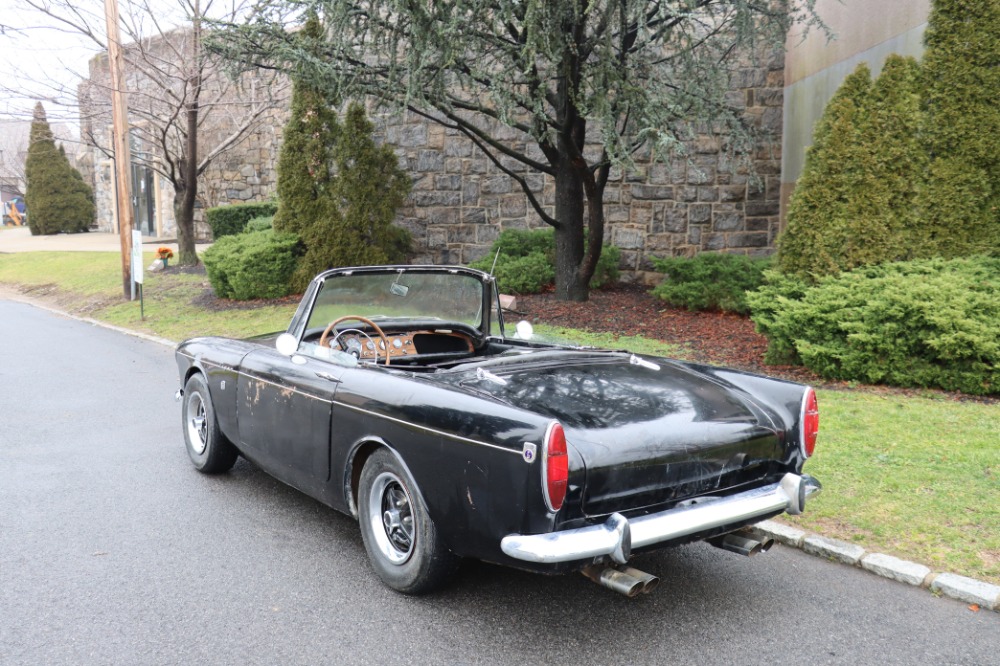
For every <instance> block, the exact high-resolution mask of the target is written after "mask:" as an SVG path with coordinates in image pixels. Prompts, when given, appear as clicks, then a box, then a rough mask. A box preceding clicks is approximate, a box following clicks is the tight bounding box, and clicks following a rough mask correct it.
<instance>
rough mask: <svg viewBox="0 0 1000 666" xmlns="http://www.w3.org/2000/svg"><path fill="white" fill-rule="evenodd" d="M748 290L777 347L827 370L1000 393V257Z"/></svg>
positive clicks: (777, 357)
mask: <svg viewBox="0 0 1000 666" xmlns="http://www.w3.org/2000/svg"><path fill="white" fill-rule="evenodd" d="M770 277H775V278H776V279H775V282H774V283H769V284H767V285H765V286H764V287H762V288H761V289H759V290H758V291H756V292H754V293H752V294H750V295H749V303H750V306H751V308H752V310H753V320H754V322H755V323H756V324H757V329H758V330H759V331H760V332H762V333H763V334H764V335H766V336H767V337H768V339H769V342H770V344H771V346H772V348H773V349H771V350H769V354H768V359H767V360H768V361H769V362H773V361H785V362H787V361H797V362H801V363H802V364H803V365H805V366H806V367H807V368H809V369H810V370H812V371H813V372H815V373H817V374H818V375H820V376H821V377H824V378H827V379H839V380H848V381H861V382H866V383H875V384H890V385H894V386H908V387H925V388H941V389H945V390H950V391H962V392H964V393H969V394H973V395H1000V327H998V326H997V322H998V321H1000V259H996V258H987V257H970V258H964V259H952V260H946V259H941V258H936V259H924V260H916V261H910V262H896V263H889V264H882V265H879V266H869V267H865V268H861V269H857V270H854V271H849V272H845V273H842V274H840V275H839V276H830V277H827V278H824V279H822V280H820V281H818V282H817V283H816V284H806V283H805V282H803V281H801V280H797V279H795V278H790V277H788V276H775V275H774V274H773V273H771V274H769V278H770Z"/></svg>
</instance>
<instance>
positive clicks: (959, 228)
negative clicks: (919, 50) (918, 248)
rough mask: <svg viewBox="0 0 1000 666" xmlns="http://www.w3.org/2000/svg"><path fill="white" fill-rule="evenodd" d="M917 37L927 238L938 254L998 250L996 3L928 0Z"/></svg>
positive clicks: (999, 20) (999, 49) (999, 17)
mask: <svg viewBox="0 0 1000 666" xmlns="http://www.w3.org/2000/svg"><path fill="white" fill-rule="evenodd" d="M924 44H925V45H926V50H925V52H924V58H923V82H924V83H923V98H924V106H925V110H926V113H927V116H928V120H927V123H926V128H925V133H924V136H925V137H926V147H927V150H928V152H929V154H930V158H931V166H930V170H929V177H928V180H927V184H926V187H925V189H924V190H923V193H922V197H921V211H922V214H923V216H924V217H925V222H926V224H927V230H926V231H927V240H928V242H929V243H931V244H932V245H933V246H935V253H936V254H939V255H941V256H945V257H955V256H962V255H967V254H975V253H981V252H993V253H997V252H1000V104H997V99H996V96H997V91H998V90H1000V66H998V65H997V63H998V62H1000V3H998V2H995V1H992V0H991V1H990V2H980V1H976V0H935V1H934V3H933V7H932V9H931V14H930V17H929V19H928V23H927V31H926V32H925V33H924Z"/></svg>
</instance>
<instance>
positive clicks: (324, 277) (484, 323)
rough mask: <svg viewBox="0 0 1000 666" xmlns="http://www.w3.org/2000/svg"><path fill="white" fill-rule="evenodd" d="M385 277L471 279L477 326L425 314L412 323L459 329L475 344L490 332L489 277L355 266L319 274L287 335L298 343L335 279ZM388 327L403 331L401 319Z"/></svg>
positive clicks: (460, 269) (460, 270)
mask: <svg viewBox="0 0 1000 666" xmlns="http://www.w3.org/2000/svg"><path fill="white" fill-rule="evenodd" d="M363 274H372V275H385V276H391V277H393V278H394V279H396V278H403V279H405V275H407V274H411V275H413V274H438V275H446V274H451V275H462V276H466V277H468V278H473V279H475V280H476V281H477V282H478V283H479V285H480V306H479V307H480V311H479V312H480V315H479V322H478V325H472V324H469V323H468V322H461V321H455V320H453V319H429V317H430V316H433V315H434V313H428V317H427V318H417V319H414V320H413V321H414V322H419V323H420V324H421V325H422V326H425V325H426V324H427V323H428V321H432V322H434V323H435V324H437V323H438V322H440V324H441V327H442V328H461V329H462V330H464V331H466V332H468V333H470V334H472V335H474V336H475V337H476V338H477V340H484V339H485V338H486V337H487V336H488V335H489V331H490V326H491V322H492V320H493V319H494V318H495V317H496V316H497V314H496V311H495V308H497V307H499V305H498V303H495V302H494V300H495V296H494V294H495V293H496V289H495V286H494V285H495V282H496V280H495V279H494V278H493V276H491V275H489V274H488V273H484V272H483V271H479V270H476V269H473V268H467V267H465V266H433V265H412V266H410V265H392V266H355V267H348V268H334V269H331V270H328V271H325V272H323V273H320V274H319V275H317V276H316V277H315V278H313V280H312V282H311V283H310V284H309V288H308V289H307V290H306V293H305V294H304V295H303V297H302V302H301V303H300V304H299V308H298V309H297V310H296V312H295V315H294V317H293V318H292V321H291V322H290V323H289V326H288V331H287V332H288V333H290V334H292V335H293V336H295V338H296V339H297V340H299V341H300V342H301V340H302V338H303V336H304V335H305V334H306V332H307V331H306V327H307V326H308V324H309V321H310V319H311V318H312V316H313V312H314V310H315V308H316V306H317V300H318V298H319V295H320V294H321V293H322V292H323V290H324V288H325V287H326V286H327V284H328V283H330V281H331V280H337V279H339V278H344V277H348V276H352V275H363ZM354 314H361V315H362V316H365V314H364V313H354ZM385 321H386V322H387V324H388V325H390V326H393V327H398V324H400V323H401V324H403V326H404V327H405V325H406V322H405V321H404V320H402V319H396V320H393V319H391V318H390V319H387V320H385Z"/></svg>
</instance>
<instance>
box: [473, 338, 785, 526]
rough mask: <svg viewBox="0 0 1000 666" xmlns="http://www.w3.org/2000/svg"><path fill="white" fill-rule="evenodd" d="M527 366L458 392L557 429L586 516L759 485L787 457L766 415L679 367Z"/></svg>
mask: <svg viewBox="0 0 1000 666" xmlns="http://www.w3.org/2000/svg"><path fill="white" fill-rule="evenodd" d="M531 356H533V355H526V357H525V358H524V359H523V361H521V360H520V359H518V362H504V363H502V364H495V365H494V364H490V366H489V372H488V373H485V374H484V373H483V372H479V374H478V375H477V376H476V378H474V379H469V378H468V376H467V375H466V377H465V378H464V379H463V380H462V381H461V382H460V383H461V384H462V385H463V387H465V388H467V389H472V390H475V391H477V392H479V393H488V394H490V395H491V396H493V397H494V398H496V399H499V400H502V401H503V402H506V403H509V404H512V405H515V406H517V407H521V408H524V409H528V410H531V411H533V412H536V413H539V414H543V415H546V416H549V417H551V418H553V419H557V420H558V421H559V422H560V423H562V425H563V428H564V429H565V431H566V439H567V441H568V442H569V445H570V446H571V447H573V448H575V449H576V450H577V451H578V452H579V453H580V455H581V457H582V458H583V460H584V463H585V465H586V486H585V488H584V493H583V509H584V512H585V513H586V514H587V515H590V516H596V515H604V514H608V513H612V512H614V511H627V510H635V509H641V508H644V507H649V506H654V505H658V504H663V503H665V502H671V501H681V500H684V499H687V498H690V497H695V496H698V495H703V494H705V493H710V492H715V491H720V490H725V489H728V488H735V487H737V486H740V485H745V484H747V483H751V482H755V481H760V480H762V479H763V478H765V477H766V476H767V475H768V474H769V473H771V472H773V469H772V468H773V467H774V465H773V464H772V463H775V462H777V461H780V460H781V459H782V458H783V457H784V446H783V442H782V440H781V437H780V436H779V435H778V433H777V432H776V431H775V428H774V427H773V425H772V422H771V420H770V418H769V417H768V416H767V414H766V413H765V412H763V411H762V410H761V409H760V408H759V407H758V406H756V405H755V404H753V403H752V402H751V401H750V400H749V399H748V398H747V396H746V395H745V394H743V393H742V392H740V391H739V390H738V389H735V388H732V387H729V386H725V385H723V384H721V383H719V382H718V381H716V380H714V379H712V378H710V377H707V376H706V375H703V374H701V373H698V372H697V371H696V370H694V369H692V368H688V367H686V366H684V365H682V364H678V363H673V362H665V361H662V360H657V362H656V363H657V365H658V366H659V367H650V365H649V364H648V363H647V364H645V365H644V364H643V362H640V363H639V364H636V363H634V362H630V357H629V356H627V355H624V354H613V355H612V354H604V355H600V354H593V353H585V352H566V353H563V354H548V353H547V354H545V358H544V360H538V359H532V358H531ZM632 359H635V357H632ZM491 375H492V377H491ZM498 378H499V380H502V381H503V382H505V383H503V384H501V383H500V381H499V380H498Z"/></svg>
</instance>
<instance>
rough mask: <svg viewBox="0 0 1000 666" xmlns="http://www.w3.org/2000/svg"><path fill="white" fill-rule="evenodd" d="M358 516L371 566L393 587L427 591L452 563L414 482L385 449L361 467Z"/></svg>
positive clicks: (451, 569) (441, 581) (454, 559)
mask: <svg viewBox="0 0 1000 666" xmlns="http://www.w3.org/2000/svg"><path fill="white" fill-rule="evenodd" d="M358 518H359V522H360V523H361V538H362V540H363V541H364V542H365V550H366V551H368V559H369V561H370V562H371V565H372V568H373V569H375V573H376V574H378V577H379V578H381V579H382V582H383V583H385V584H386V585H388V586H389V587H391V588H392V589H394V590H396V591H398V592H402V593H403V594H412V595H417V594H426V593H427V592H431V591H433V590H435V589H437V588H439V587H441V586H442V585H443V584H444V583H445V581H446V580H447V579H448V578H449V577H450V576H451V574H452V573H453V572H454V570H455V568H456V567H457V565H458V558H457V557H456V556H455V555H454V554H453V553H451V551H449V550H448V549H447V548H446V547H445V546H444V544H443V543H442V541H441V539H440V537H439V536H438V532H437V528H436V527H435V525H434V522H433V521H432V520H431V519H430V516H429V515H428V514H427V507H426V506H424V502H423V500H422V499H421V497H420V493H419V492H417V485H416V484H415V483H414V482H413V479H412V478H410V475H409V474H408V473H407V471H406V469H405V468H404V467H403V465H402V464H400V462H399V460H397V459H396V457H395V456H394V455H393V454H392V453H390V452H389V451H387V450H386V449H380V450H378V451H376V452H375V453H374V454H372V456H371V457H370V458H369V459H368V460H367V461H366V462H365V466H364V468H363V469H362V470H361V481H360V483H359V486H358Z"/></svg>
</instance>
